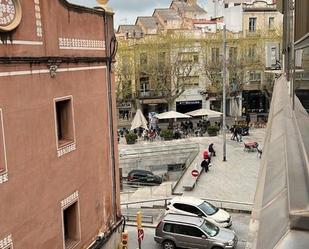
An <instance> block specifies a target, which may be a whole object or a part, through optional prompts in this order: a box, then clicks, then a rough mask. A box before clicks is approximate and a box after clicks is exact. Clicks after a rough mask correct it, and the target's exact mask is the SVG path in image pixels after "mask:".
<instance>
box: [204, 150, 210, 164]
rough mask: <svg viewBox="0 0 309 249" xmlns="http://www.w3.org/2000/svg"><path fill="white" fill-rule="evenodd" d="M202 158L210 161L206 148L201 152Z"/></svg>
mask: <svg viewBox="0 0 309 249" xmlns="http://www.w3.org/2000/svg"><path fill="white" fill-rule="evenodd" d="M203 159H204V160H208V162H209V163H211V156H210V155H209V151H208V150H204V152H203Z"/></svg>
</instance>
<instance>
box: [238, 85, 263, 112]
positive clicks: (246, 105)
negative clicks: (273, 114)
mask: <svg viewBox="0 0 309 249" xmlns="http://www.w3.org/2000/svg"><path fill="white" fill-rule="evenodd" d="M242 107H243V109H244V110H245V112H249V113H267V112H268V109H269V101H268V99H267V98H266V96H265V94H264V93H262V92H261V91H259V90H254V91H243V92H242Z"/></svg>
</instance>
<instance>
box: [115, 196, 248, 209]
mask: <svg viewBox="0 0 309 249" xmlns="http://www.w3.org/2000/svg"><path fill="white" fill-rule="evenodd" d="M171 199H173V196H171V197H163V198H156V199H149V200H142V201H130V202H122V203H120V205H121V206H126V207H127V208H128V206H129V205H132V204H141V203H149V202H158V201H164V207H166V206H167V201H168V200H171ZM201 199H202V200H205V201H210V202H219V203H221V205H220V208H222V204H223V203H228V204H236V205H244V206H253V203H251V202H241V201H229V200H218V199H212V198H201Z"/></svg>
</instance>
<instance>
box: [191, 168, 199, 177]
mask: <svg viewBox="0 0 309 249" xmlns="http://www.w3.org/2000/svg"><path fill="white" fill-rule="evenodd" d="M199 174H200V173H199V172H198V170H196V169H194V170H192V171H191V175H192V176H194V177H198V176H199Z"/></svg>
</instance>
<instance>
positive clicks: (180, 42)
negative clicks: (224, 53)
mask: <svg viewBox="0 0 309 249" xmlns="http://www.w3.org/2000/svg"><path fill="white" fill-rule="evenodd" d="M194 46H195V44H194V41H193V40H192V39H190V38H188V37H187V36H186V35H185V34H182V33H162V34H158V35H156V36H147V37H144V38H143V39H139V40H135V41H134V42H131V44H129V42H127V40H123V41H119V49H118V54H117V66H116V74H117V79H116V83H117V89H118V91H117V96H119V98H120V96H121V97H122V98H124V97H125V96H128V94H129V91H128V89H129V87H128V86H129V84H128V82H130V81H131V85H132V82H136V84H135V86H133V87H132V89H131V91H135V92H136V93H139V94H137V95H145V96H146V97H147V96H149V97H159V98H163V99H165V100H166V102H167V103H168V104H169V105H171V104H172V103H173V102H174V101H175V99H177V98H178V97H179V96H180V95H181V94H182V93H183V92H184V91H185V89H186V85H190V84H192V82H193V81H194V80H195V79H194V76H195V75H194V69H195V68H196V63H197V62H196V61H195V60H196V57H195V52H194V49H195V47H194ZM196 54H197V53H196ZM150 95H151V96H150ZM145 96H144V97H145Z"/></svg>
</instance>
